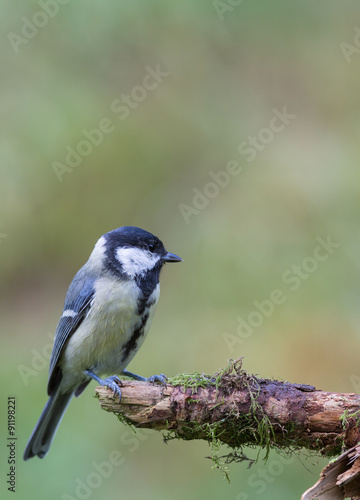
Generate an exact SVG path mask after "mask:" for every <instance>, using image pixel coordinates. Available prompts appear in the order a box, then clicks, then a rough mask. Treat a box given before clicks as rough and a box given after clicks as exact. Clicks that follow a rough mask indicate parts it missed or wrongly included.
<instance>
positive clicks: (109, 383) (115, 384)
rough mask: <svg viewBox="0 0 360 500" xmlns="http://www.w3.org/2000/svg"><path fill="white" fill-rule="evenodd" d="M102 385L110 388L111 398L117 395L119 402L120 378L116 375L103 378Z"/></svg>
mask: <svg viewBox="0 0 360 500" xmlns="http://www.w3.org/2000/svg"><path fill="white" fill-rule="evenodd" d="M104 385H106V387H108V388H109V389H111V390H112V391H114V392H113V398H114V397H115V396H116V395H118V396H119V403H120V401H121V389H120V387H119V385H121V380H120V379H119V377H118V376H117V375H112V376H111V377H107V378H104Z"/></svg>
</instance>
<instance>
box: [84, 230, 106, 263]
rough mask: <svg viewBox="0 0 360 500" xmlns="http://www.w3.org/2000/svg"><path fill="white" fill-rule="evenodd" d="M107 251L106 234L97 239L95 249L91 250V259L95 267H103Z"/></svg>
mask: <svg viewBox="0 0 360 500" xmlns="http://www.w3.org/2000/svg"><path fill="white" fill-rule="evenodd" d="M105 252H106V240H105V238H104V236H101V238H100V239H99V240H98V241H97V243H96V245H95V247H94V250H93V251H92V252H91V255H90V257H89V261H88V262H90V263H91V266H92V267H93V268H94V269H101V268H102V264H103V260H104V256H105Z"/></svg>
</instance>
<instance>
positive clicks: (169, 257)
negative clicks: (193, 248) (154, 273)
mask: <svg viewBox="0 0 360 500" xmlns="http://www.w3.org/2000/svg"><path fill="white" fill-rule="evenodd" d="M162 260H163V261H164V262H181V261H182V258H181V257H179V256H178V255H175V254H174V253H170V252H168V253H166V254H165V255H164V257H163V258H162Z"/></svg>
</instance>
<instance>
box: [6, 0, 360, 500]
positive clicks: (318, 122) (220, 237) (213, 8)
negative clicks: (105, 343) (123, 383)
mask: <svg viewBox="0 0 360 500" xmlns="http://www.w3.org/2000/svg"><path fill="white" fill-rule="evenodd" d="M236 4H238V5H236ZM1 9H2V15H1V19H0V23H1V29H2V34H3V36H2V44H1V48H0V51H1V61H2V64H1V66H2V67H1V97H2V99H1V115H0V116H1V117H0V120H1V139H0V155H1V163H0V168H1V183H0V190H1V196H0V207H1V212H0V213H1V217H0V271H1V276H2V279H1V283H0V287H1V292H2V295H1V297H2V298H1V305H0V308H1V311H0V313H1V325H2V349H1V363H0V374H1V378H2V380H3V383H2V385H1V392H2V395H1V401H2V408H1V418H0V421H1V422H2V429H1V436H2V438H1V444H2V446H1V448H2V451H1V453H2V455H1V457H0V459H1V470H2V471H4V470H5V471H6V470H7V464H6V450H5V444H6V441H5V438H6V424H5V422H6V402H7V396H11V395H15V396H16V398H17V437H18V441H17V488H16V492H17V498H19V499H27V500H31V499H35V498H36V499H37V500H42V499H48V498H61V499H65V498H67V499H68V498H81V495H82V498H96V499H97V498H126V499H128V500H131V499H139V498H146V499H157V500H158V499H171V500H178V499H181V498H184V497H186V498H194V499H199V500H201V499H209V498H210V499H218V498H226V499H234V500H249V499H258V498H259V499H260V498H266V499H269V500H271V499H279V498H286V499H293V498H294V499H295V498H299V497H300V495H301V493H302V492H303V491H304V490H305V489H306V488H308V487H310V486H311V484H313V483H314V482H316V481H317V479H318V474H319V472H320V470H321V468H322V467H323V466H324V465H325V464H326V461H325V460H323V459H318V457H316V456H311V457H307V456H306V455H305V454H303V455H301V456H300V457H299V458H294V459H293V460H290V462H289V461H287V462H284V460H283V459H281V458H279V456H278V455H276V454H275V453H272V454H271V456H270V459H269V461H268V463H267V464H264V463H263V462H262V461H261V460H260V462H259V463H258V464H256V465H254V466H253V467H252V468H251V469H250V470H248V469H247V468H246V464H239V465H233V466H231V467H230V473H231V484H230V485H228V484H227V482H226V481H225V480H224V479H223V477H222V475H221V474H220V473H219V472H218V471H215V470H212V469H211V467H212V463H211V461H210V460H208V459H206V458H204V457H206V456H208V455H209V447H208V445H207V444H206V443H203V442H188V443H183V442H175V441H173V442H170V443H169V444H168V445H165V444H163V443H162V439H161V435H160V434H159V433H156V432H150V431H149V432H146V433H145V432H144V431H142V432H141V433H140V434H137V435H132V434H131V431H129V429H128V428H126V427H124V426H123V425H120V424H119V423H118V422H117V420H116V418H115V417H114V416H113V415H110V414H106V413H105V412H102V411H101V410H100V408H99V405H98V402H97V401H96V400H94V399H93V397H92V394H93V391H94V384H92V385H91V386H90V387H89V388H88V390H87V391H86V392H85V393H84V394H83V396H82V397H81V398H80V399H77V400H74V401H73V402H72V404H71V405H70V407H69V410H68V412H67V414H66V416H65V418H64V420H63V422H62V425H61V426H60V429H59V431H58V434H57V436H56V438H55V441H54V443H53V447H52V449H51V451H50V453H49V455H48V456H47V457H46V459H44V460H43V461H39V460H37V459H33V460H31V461H30V462H27V463H23V462H22V460H21V456H22V453H23V450H24V447H25V445H26V442H27V440H28V438H29V435H30V433H31V431H32V429H33V427H34V425H35V422H36V421H37V419H38V417H39V415H40V412H41V409H42V407H43V405H44V404H45V401H46V382H47V365H48V358H49V349H51V342H52V341H51V338H52V335H53V333H54V330H55V327H56V324H57V320H58V318H59V316H60V314H61V311H62V304H63V300H64V297H65V293H66V290H67V287H68V285H69V283H70V281H71V280H72V278H73V276H74V274H75V272H76V271H77V270H78V268H79V267H80V266H81V265H82V264H83V263H84V262H85V261H86V259H87V257H88V255H89V254H90V252H91V250H92V247H93V245H94V243H95V242H96V240H97V239H98V237H99V236H100V235H101V234H103V233H105V232H107V231H109V230H111V229H114V228H116V227H118V226H122V225H137V226H140V227H143V228H145V229H147V230H149V231H152V232H154V233H155V234H156V235H158V236H159V237H160V238H161V239H162V240H163V241H164V243H165V244H166V247H167V248H168V250H169V251H172V252H175V253H178V254H179V255H181V256H182V257H183V259H184V262H183V263H182V264H181V265H178V266H168V267H167V268H166V269H165V270H164V272H163V276H162V296H161V299H160V303H159V307H158V311H157V314H156V316H155V319H154V322H153V326H152V329H151V334H150V335H149V337H148V339H147V340H146V342H145V345H144V346H143V348H142V350H141V351H140V352H139V354H138V355H137V356H136V358H135V360H134V361H133V362H132V363H131V365H130V366H129V369H131V370H132V371H134V372H137V373H141V374H144V375H147V376H149V375H151V374H153V373H157V372H164V373H166V374H167V375H170V376H171V375H175V374H177V373H181V372H191V371H193V370H197V371H200V372H205V373H212V372H214V371H216V370H218V369H219V368H221V367H224V366H225V365H226V363H227V360H228V358H236V357H238V356H245V360H244V368H245V369H246V370H248V371H249V372H251V373H257V374H259V375H260V376H263V377H275V378H281V379H286V380H289V381H292V382H299V383H308V384H313V385H315V386H316V387H317V388H321V389H324V390H328V391H339V392H358V391H359V387H358V381H357V376H360V367H359V328H360V315H359V307H358V300H359V294H360V280H359V274H360V271H359V266H360V252H359V248H360V224H359V219H360V218H359V209H360V182H359V181H360V170H359V132H360V125H359V123H360V122H359V102H360V93H359V77H360V72H359V63H360V53H359V52H360V48H359V47H360V37H359V35H357V31H356V27H357V26H360V15H359V13H358V3H357V2H355V0H354V1H347V2H341V3H340V2H336V1H335V0H328V1H326V2H325V1H319V2H316V3H314V2H310V1H308V0H305V1H304V0H301V1H300V0H294V1H293V2H290V3H289V2H284V1H279V0H273V1H272V2H266V1H264V0H262V1H257V2H250V1H249V0H244V1H243V2H242V3H241V2H235V1H232V2H230V0H224V1H223V2H222V1H215V2H210V1H203V0H199V1H197V2H194V1H193V2H189V1H185V2H181V3H175V2H165V1H161V0H156V1H151V0H147V1H145V0H139V1H131V2H130V1H128V2H119V1H115V0H111V1H110V0H109V1H107V2H105V3H100V2H95V1H93V0H86V1H85V0H82V1H81V0H78V1H76V2H75V1H70V2H63V3H57V2H55V0H53V1H50V0H44V2H43V3H42V4H41V2H36V1H34V2H33V1H30V0H29V1H27V2H22V3H21V4H19V3H18V2H12V1H10V0H3V1H2V2H1ZM46 11H47V12H48V14H46ZM34 23H35V24H37V25H38V27H36V25H34ZM31 26H32V27H31ZM21 37H22V38H21ZM149 67H150V68H151V70H152V71H155V70H156V68H157V67H158V68H160V71H161V72H162V73H163V76H162V77H158V80H159V81H158V82H156V80H155V79H149V78H150V77H149V78H148V79H146V80H145V81H146V82H148V83H149V82H151V84H152V85H151V86H152V87H153V88H151V89H148V90H144V88H143V83H144V78H145V77H146V75H147V74H149ZM165 73H168V74H167V75H166V76H164V74H165ZM155 83H156V85H155ZM149 85H150V83H149ZM141 87H142V88H141ZM124 94H125V95H128V94H130V96H133V97H132V100H131V104H129V105H128V108H127V111H126V108H122V109H121V110H119V106H120V104H119V102H120V101H121V100H122V99H123V98H122V97H121V96H122V95H124ZM134 96H135V97H134ZM125 99H126V98H125ZM119 100H120V101H119ZM114 103H115V104H114ZM114 106H115V108H116V109H117V111H116V109H115V110H114ZM284 108H286V111H287V112H288V113H290V114H292V115H295V116H294V117H292V118H291V119H289V120H288V123H286V124H285V123H284V124H283V126H281V127H280V125H281V122H280V121H279V120H278V121H277V122H276V125H277V130H276V131H273V132H271V131H269V129H268V127H269V126H270V125H271V124H273V125H274V124H275V122H274V121H273V118H274V116H275V115H274V109H275V110H277V111H275V113H276V112H283V110H284ZM125 115H126V116H125ZM120 118H122V119H120ZM104 119H108V120H110V122H109V121H108V124H109V123H111V132H109V133H106V134H104V137H103V139H102V140H99V141H98V142H99V144H98V145H96V146H95V145H94V146H91V147H90V148H89V146H87V145H86V144H80V143H81V141H84V140H85V136H84V133H83V132H82V131H83V130H85V131H87V132H89V131H91V130H93V129H98V128H99V123H100V122H101V121H102V120H104ZM279 128H281V130H279ZM266 129H268V130H266ZM95 135H96V134H95ZM249 136H251V137H255V138H257V139H256V140H257V141H258V142H257V146H256V149H254V151H255V152H256V153H255V157H254V158H250V155H249V153H248V154H246V155H245V154H244V148H245V147H246V146H247V145H248V143H249V141H253V140H254V139H251V137H250V139H249ZM259 138H260V139H259ZM259 141H260V142H259ZM242 143H245V145H244V144H243V146H242V149H241V147H240V150H239V145H241V144H242ZM78 147H79V148H80V150H82V151H85V153H86V155H83V156H82V157H81V158H80V159H81V161H80V162H78V163H79V164H78V165H77V166H76V167H73V168H69V167H67V169H68V171H67V172H64V173H63V174H62V175H60V176H59V175H56V173H55V171H54V162H59V163H62V164H63V165H65V160H66V154H67V151H69V149H68V150H67V149H66V148H73V149H75V150H76V148H78ZM81 148H83V149H81ZM252 156H253V155H252ZM250 159H251V160H252V161H249V160H250ZM231 160H233V161H235V162H237V163H238V165H239V167H241V169H242V170H241V173H237V175H232V176H231V178H228V179H227V183H226V182H225V181H224V184H223V187H222V188H220V187H216V185H215V187H214V185H213V186H211V185H209V183H211V182H214V180H213V179H212V177H211V175H210V172H213V174H214V173H218V172H219V171H223V170H225V169H226V166H227V165H228V163H229V162H230V161H231ZM223 179H224V178H223ZM60 181H61V182H60ZM225 184H226V185H225ZM194 189H195V191H194ZM196 190H199V191H200V192H201V193H204V192H205V193H207V195H206V196H208V197H207V198H203V200H202V203H203V205H204V207H203V208H201V207H200V208H199V205H198V206H197V207H198V208H197V209H196V210H195V211H194V210H193V209H194V207H193V209H192V210H193V213H191V212H187V213H188V214H190V215H188V217H184V215H183V212H184V205H187V208H186V210H189V207H192V206H193V205H192V204H193V198H194V197H195V196H196V197H197V199H196V200H195V203H196V201H197V202H200V201H199V200H200V196H199V194H198V193H199V191H196ZM209 196H212V197H211V198H209ZM205 205H206V206H205ZM179 206H180V207H182V208H180V207H179ZM195 212H196V213H195ZM185 219H186V220H185ZM329 236H330V237H331V239H332V241H333V242H335V243H336V244H337V248H336V249H334V250H333V252H332V254H331V255H330V254H329V257H328V258H326V259H325V260H323V261H321V262H318V261H316V262H315V263H314V260H311V259H310V260H309V257H311V256H313V254H314V250H315V248H316V247H317V245H318V239H319V238H323V239H325V240H326V238H328V237H329ZM294 265H300V266H302V267H301V269H302V272H304V271H303V266H305V268H307V269H309V270H310V272H308V273H306V274H305V275H304V274H303V275H302V276H303V277H302V278H301V279H300V282H299V286H298V287H297V289H296V290H291V286H292V285H290V284H289V283H286V280H284V273H286V272H287V271H288V274H287V275H286V276H287V277H288V278H289V276H294V274H293V273H294V272H295V271H294V270H293V266H294ZM289 273H290V274H289ZM294 283H295V282H292V284H293V285H294ZM275 289H279V290H281V291H282V292H283V295H284V296H285V298H286V300H285V301H284V303H283V304H281V305H277V306H276V307H274V311H273V313H272V314H269V315H268V316H269V317H266V318H265V317H264V318H263V320H262V321H261V320H259V316H257V318H258V326H256V328H253V331H252V334H251V335H248V336H247V338H242V339H241V338H240V337H239V335H238V334H239V324H240V323H239V321H240V320H239V318H240V317H241V318H242V319H243V320H244V321H247V318H249V315H250V317H251V318H252V321H254V318H255V319H256V315H254V314H253V312H254V311H256V306H255V305H254V301H258V302H259V303H260V302H263V301H264V300H266V299H269V297H270V295H271V293H272V291H273V290H275ZM251 315H252V316H251ZM225 333H226V334H228V335H227V336H225V335H224V334H225ZM240 333H241V332H240ZM225 338H227V339H229V338H230V339H232V341H233V343H232V344H231V345H230V344H229V342H228V343H227V342H226V341H225ZM236 339H238V340H236ZM239 339H240V340H241V342H240V340H239ZM114 450H118V451H119V452H121V453H122V457H123V463H122V464H121V465H116V466H113V469H114V470H113V471H112V472H108V474H106V477H103V478H101V480H100V482H99V481H98V478H99V477H100V476H96V465H94V463H93V462H96V464H100V462H103V461H109V459H110V457H111V456H112V455H111V452H112V451H114ZM222 451H224V453H226V451H227V449H226V448H224V449H223V450H222ZM249 454H250V456H254V452H253V451H250V452H249ZM81 481H84V482H86V481H88V482H90V484H91V485H92V487H91V488H90V489H88V490H86V489H83V490H81V491H78V492H77V490H76V488H77V487H78V486H79V484H81ZM1 487H2V489H3V491H4V492H6V493H8V492H7V490H6V485H5V481H4V472H3V473H2V485H1ZM64 495H65V496H64ZM66 495H69V496H68V497H67V496H66Z"/></svg>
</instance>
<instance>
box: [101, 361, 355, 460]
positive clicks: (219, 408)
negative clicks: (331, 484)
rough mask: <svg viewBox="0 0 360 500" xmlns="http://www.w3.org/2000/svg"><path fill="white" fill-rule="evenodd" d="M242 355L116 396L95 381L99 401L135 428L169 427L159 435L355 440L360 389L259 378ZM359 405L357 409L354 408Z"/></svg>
mask: <svg viewBox="0 0 360 500" xmlns="http://www.w3.org/2000/svg"><path fill="white" fill-rule="evenodd" d="M241 367H242V359H239V360H237V361H235V362H234V361H230V363H229V366H228V367H227V368H226V369H224V370H222V371H221V372H219V373H216V374H214V375H213V376H208V375H204V374H193V375H181V376H178V377H176V378H174V379H171V380H169V383H168V385H167V387H163V386H159V385H154V386H153V385H150V384H149V383H147V382H135V381H127V380H126V381H122V385H121V391H122V399H121V402H119V401H118V398H117V397H113V394H112V391H111V390H110V389H108V388H106V387H97V388H96V394H97V396H98V398H99V401H100V405H101V407H102V408H103V409H104V410H106V411H110V412H113V413H115V414H121V416H122V417H121V418H122V419H125V420H126V421H127V422H129V423H131V424H133V425H134V426H136V427H145V428H152V429H156V430H164V431H168V433H167V436H166V438H165V439H171V438H180V439H184V440H190V439H205V440H207V441H213V440H219V441H221V442H222V443H226V444H227V445H229V446H230V447H231V448H234V449H238V448H240V449H241V448H242V447H243V446H245V445H252V446H254V445H255V446H260V447H264V448H266V450H267V454H268V452H269V449H270V448H271V447H276V448H284V449H285V450H286V449H287V450H288V451H292V450H294V449H299V448H306V449H309V450H313V451H317V452H320V453H322V454H325V455H329V456H330V455H335V454H338V453H340V451H341V450H344V449H348V448H350V447H352V446H355V444H356V443H357V442H359V441H360V431H359V428H358V421H359V416H360V410H359V409H360V396H359V395H357V394H353V393H350V394H338V393H331V392H324V391H320V390H316V389H315V388H314V387H312V386H308V385H302V384H291V383H289V382H279V381H276V380H269V379H260V378H257V377H255V376H253V375H248V374H247V373H246V372H245V371H244V370H242V368H241ZM356 412H358V413H356Z"/></svg>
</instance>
